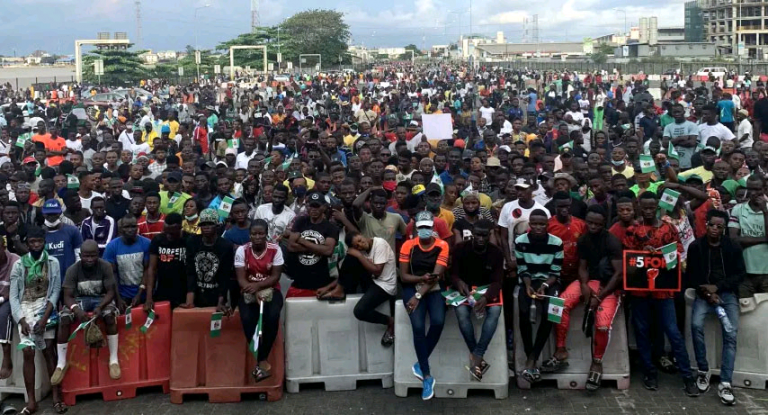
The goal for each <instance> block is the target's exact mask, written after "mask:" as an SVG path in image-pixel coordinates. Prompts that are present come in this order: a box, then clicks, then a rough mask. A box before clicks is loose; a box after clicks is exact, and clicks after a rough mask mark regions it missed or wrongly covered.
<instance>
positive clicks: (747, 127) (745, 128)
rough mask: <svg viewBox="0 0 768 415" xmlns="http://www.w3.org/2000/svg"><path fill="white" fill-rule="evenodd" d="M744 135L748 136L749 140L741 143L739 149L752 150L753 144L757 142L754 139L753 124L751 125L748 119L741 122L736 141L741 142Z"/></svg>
mask: <svg viewBox="0 0 768 415" xmlns="http://www.w3.org/2000/svg"><path fill="white" fill-rule="evenodd" d="M744 134H746V135H747V136H748V137H749V138H747V139H746V140H744V141H741V142H739V148H742V149H747V148H752V144H754V142H755V140H754V139H753V138H752V123H750V122H749V120H748V119H746V118H744V119H743V120H741V122H740V123H739V128H738V129H737V130H736V139H737V140H741V137H744Z"/></svg>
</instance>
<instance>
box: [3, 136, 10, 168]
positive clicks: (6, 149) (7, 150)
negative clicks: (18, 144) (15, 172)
mask: <svg viewBox="0 0 768 415" xmlns="http://www.w3.org/2000/svg"><path fill="white" fill-rule="evenodd" d="M11 147H12V144H11V143H5V142H3V140H0V154H2V156H0V165H2V164H3V163H10V162H11V158H10V157H8V155H9V154H10V153H11Z"/></svg>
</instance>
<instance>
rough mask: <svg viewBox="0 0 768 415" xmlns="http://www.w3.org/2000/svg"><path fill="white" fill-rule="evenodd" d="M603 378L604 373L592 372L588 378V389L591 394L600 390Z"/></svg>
mask: <svg viewBox="0 0 768 415" xmlns="http://www.w3.org/2000/svg"><path fill="white" fill-rule="evenodd" d="M602 377H603V374H602V373H600V372H598V371H596V370H590V371H589V376H588V377H587V385H586V389H587V390H588V391H590V392H595V391H596V390H598V389H600V379H602Z"/></svg>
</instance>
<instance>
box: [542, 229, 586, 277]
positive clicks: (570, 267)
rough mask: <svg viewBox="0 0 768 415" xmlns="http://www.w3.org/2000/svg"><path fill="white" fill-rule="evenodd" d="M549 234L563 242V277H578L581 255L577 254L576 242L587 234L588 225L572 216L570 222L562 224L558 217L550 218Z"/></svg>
mask: <svg viewBox="0 0 768 415" xmlns="http://www.w3.org/2000/svg"><path fill="white" fill-rule="evenodd" d="M547 232H548V233H551V234H552V235H555V236H557V237H558V238H560V239H562V241H563V270H562V273H563V275H566V276H570V277H571V278H573V277H575V276H577V275H578V271H579V255H578V253H577V252H576V241H578V240H579V238H580V237H581V235H584V234H585V233H587V223H586V222H584V221H583V220H581V219H579V218H577V217H573V216H571V220H570V222H568V223H567V224H564V223H561V222H560V221H559V220H557V217H555V216H552V217H551V218H549V225H547Z"/></svg>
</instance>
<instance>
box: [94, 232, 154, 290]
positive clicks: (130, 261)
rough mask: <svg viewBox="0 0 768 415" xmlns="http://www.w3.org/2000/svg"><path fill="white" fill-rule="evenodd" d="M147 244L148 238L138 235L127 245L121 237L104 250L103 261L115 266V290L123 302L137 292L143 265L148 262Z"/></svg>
mask: <svg viewBox="0 0 768 415" xmlns="http://www.w3.org/2000/svg"><path fill="white" fill-rule="evenodd" d="M149 244H150V240H149V238H145V237H143V236H141V235H138V236H137V237H136V242H134V243H133V244H132V245H127V244H126V243H125V241H124V240H123V237H122V236H121V237H119V238H117V239H113V240H112V242H110V243H109V244H107V249H105V250H104V260H106V261H108V262H109V263H110V264H115V265H117V275H116V276H115V278H116V279H117V290H118V292H119V293H120V297H123V299H125V300H130V299H132V298H133V297H135V296H136V293H137V292H139V285H141V280H142V278H143V277H144V265H145V264H147V263H148V262H149Z"/></svg>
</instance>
